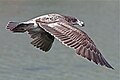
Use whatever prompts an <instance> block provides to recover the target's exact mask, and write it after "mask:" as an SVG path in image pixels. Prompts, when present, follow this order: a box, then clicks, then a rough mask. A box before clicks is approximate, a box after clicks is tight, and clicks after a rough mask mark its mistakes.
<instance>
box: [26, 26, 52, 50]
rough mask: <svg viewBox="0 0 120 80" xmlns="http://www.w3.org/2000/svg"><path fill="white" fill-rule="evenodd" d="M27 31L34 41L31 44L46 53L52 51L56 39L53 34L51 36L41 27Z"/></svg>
mask: <svg viewBox="0 0 120 80" xmlns="http://www.w3.org/2000/svg"><path fill="white" fill-rule="evenodd" d="M27 31H28V34H30V35H31V38H32V39H33V41H32V42H31V44H32V45H34V46H35V47H37V48H40V49H41V50H43V51H45V52H47V51H49V50H50V48H51V47H52V43H53V41H54V37H53V36H52V35H51V34H49V33H48V32H46V31H45V30H43V29H42V28H40V27H37V28H31V29H29V30H27Z"/></svg>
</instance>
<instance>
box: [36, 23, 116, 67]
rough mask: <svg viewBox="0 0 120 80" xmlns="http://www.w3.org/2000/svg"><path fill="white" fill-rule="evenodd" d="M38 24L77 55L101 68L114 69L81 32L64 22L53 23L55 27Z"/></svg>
mask: <svg viewBox="0 0 120 80" xmlns="http://www.w3.org/2000/svg"><path fill="white" fill-rule="evenodd" d="M38 24H39V25H40V27H42V28H43V29H44V30H45V31H47V32H48V33H50V34H51V35H52V36H54V37H55V38H56V39H58V40H59V41H60V42H62V43H63V44H64V45H66V46H68V47H71V48H73V49H74V50H75V51H76V54H77V55H81V56H83V57H85V58H87V59H88V60H89V61H91V60H92V61H93V62H95V63H96V64H98V63H99V64H100V65H102V66H103V65H105V66H106V67H108V68H112V69H114V68H113V67H112V66H111V65H110V64H109V63H108V62H107V61H106V60H105V58H104V57H103V56H102V54H101V53H100V51H99V50H98V49H97V48H96V45H95V44H94V42H93V41H92V40H91V39H90V38H89V36H88V35H87V34H86V33H85V32H83V31H82V30H80V29H77V28H75V27H74V26H71V25H69V24H67V23H65V22H61V23H60V22H58V23H55V24H56V25H52V24H51V25H47V24H40V23H39V22H38Z"/></svg>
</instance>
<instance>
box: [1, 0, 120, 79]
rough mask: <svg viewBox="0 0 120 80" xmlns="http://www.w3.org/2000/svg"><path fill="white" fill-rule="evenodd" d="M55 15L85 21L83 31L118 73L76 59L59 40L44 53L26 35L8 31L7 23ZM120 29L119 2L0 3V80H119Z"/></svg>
mask: <svg viewBox="0 0 120 80" xmlns="http://www.w3.org/2000/svg"><path fill="white" fill-rule="evenodd" d="M52 12H57V13H61V14H64V15H70V16H75V17H78V18H79V19H81V20H83V21H84V22H85V25H86V26H85V27H84V28H81V29H82V30H84V31H85V32H86V33H87V34H88V35H89V36H90V37H91V38H92V39H93V41H94V42H95V43H96V45H97V47H98V48H99V49H100V51H101V52H102V54H103V55H104V56H105V58H106V59H107V61H108V62H110V64H111V65H112V66H113V67H114V68H115V70H111V69H107V68H105V67H101V66H99V65H95V64H94V63H93V62H89V61H88V60H86V59H84V58H82V57H78V56H76V55H75V52H74V50H72V49H69V48H68V47H65V46H64V45H62V44H61V43H60V42H59V41H57V40H55V42H54V44H53V47H52V49H51V50H50V51H49V52H47V53H45V52H42V51H40V50H39V49H36V48H34V46H32V45H31V44H30V42H31V41H32V39H30V36H28V35H27V34H12V32H10V31H9V30H6V29H5V27H6V25H7V22H8V21H11V20H13V21H25V20H28V19H31V18H33V17H36V16H38V15H42V14H47V13H52ZM119 27H120V25H119V1H117V0H0V80H120V78H119V76H120V74H119V70H120V68H119V67H120V66H119V65H120V61H119V33H118V32H119Z"/></svg>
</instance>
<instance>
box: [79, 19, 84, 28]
mask: <svg viewBox="0 0 120 80" xmlns="http://www.w3.org/2000/svg"><path fill="white" fill-rule="evenodd" d="M77 23H78V25H79V26H81V27H84V26H85V24H84V22H83V21H80V20H79V21H78V22H77Z"/></svg>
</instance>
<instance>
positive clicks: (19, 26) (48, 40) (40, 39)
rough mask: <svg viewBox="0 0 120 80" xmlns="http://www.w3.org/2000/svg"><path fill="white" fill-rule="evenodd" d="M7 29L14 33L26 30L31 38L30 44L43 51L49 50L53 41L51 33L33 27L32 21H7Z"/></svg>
mask: <svg viewBox="0 0 120 80" xmlns="http://www.w3.org/2000/svg"><path fill="white" fill-rule="evenodd" d="M7 29H10V30H11V31H12V32H14V33H24V32H26V31H27V32H28V34H30V35H31V38H33V41H32V42H31V44H32V45H34V46H35V47H37V48H40V49H41V50H43V51H49V50H50V48H51V46H52V43H53V41H54V37H53V36H52V35H51V34H49V33H48V32H46V31H45V30H44V29H42V28H40V27H35V26H34V24H33V23H25V22H23V23H19V22H9V23H8V25H7Z"/></svg>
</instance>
